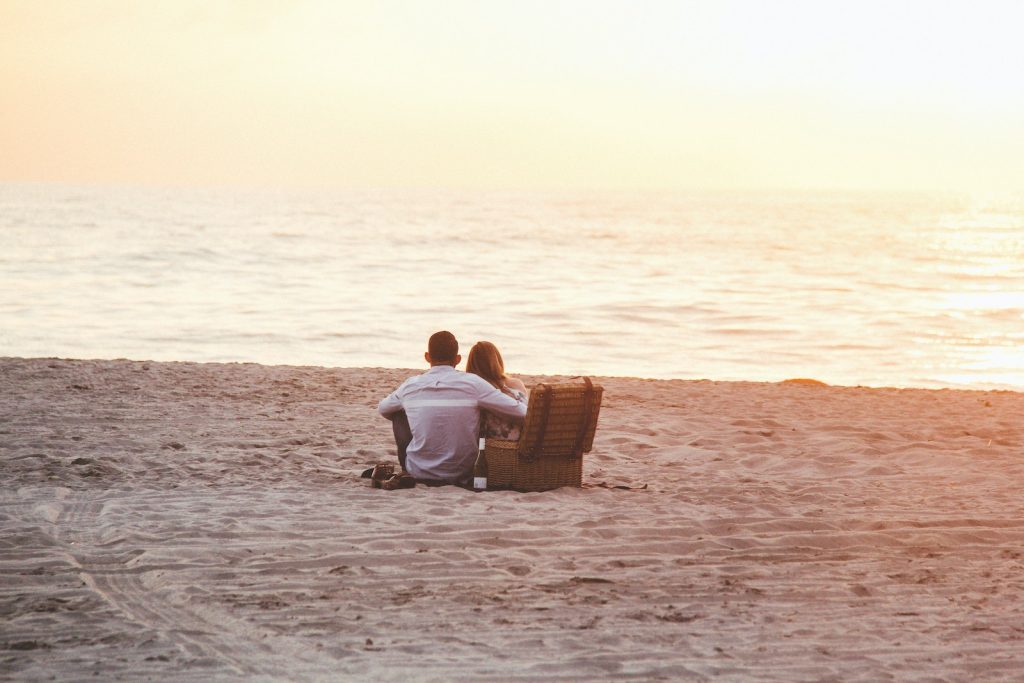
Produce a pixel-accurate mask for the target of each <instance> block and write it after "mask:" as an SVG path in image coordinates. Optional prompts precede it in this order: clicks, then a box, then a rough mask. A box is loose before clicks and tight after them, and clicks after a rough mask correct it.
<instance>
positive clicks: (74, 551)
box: [54, 498, 332, 678]
mask: <svg viewBox="0 0 1024 683" xmlns="http://www.w3.org/2000/svg"><path fill="white" fill-rule="evenodd" d="M113 499H114V498H106V499H87V498H82V499H77V500H63V501H60V503H58V505H60V506H61V508H60V512H59V514H58V515H57V516H56V520H55V522H54V532H55V533H54V535H55V537H56V539H57V540H58V541H59V542H61V543H62V544H63V545H64V546H65V548H66V550H67V553H68V556H69V558H70V559H71V560H72V562H73V563H74V564H76V565H77V566H78V567H79V572H80V575H81V578H82V580H83V581H84V582H85V584H86V585H87V586H88V587H89V588H90V589H91V590H93V591H95V592H96V593H97V594H98V595H99V596H100V597H102V598H103V599H104V600H106V601H107V602H108V603H109V604H110V605H112V606H113V607H114V608H115V609H117V610H118V611H119V612H121V613H122V614H124V615H125V616H126V617H127V618H128V619H129V620H131V621H132V622H135V623H137V624H140V625H142V626H144V627H146V628H148V629H151V630H153V631H156V632H157V633H159V634H161V635H162V636H164V637H166V638H168V639H169V640H170V641H171V642H173V643H174V644H175V645H176V646H177V647H178V648H180V649H181V650H182V651H183V652H184V653H186V654H187V655H189V656H190V657H193V658H197V659H201V658H208V659H211V660H213V661H214V662H216V663H218V664H221V665H223V666H226V667H228V668H229V669H231V670H232V671H233V672H234V673H236V674H237V675H240V676H265V677H291V678H295V677H300V674H299V673H298V670H300V669H306V670H307V671H310V672H318V673H319V674H321V675H322V674H325V673H327V672H329V671H331V668H332V667H331V666H330V663H329V662H327V661H325V660H324V659H323V657H315V656H314V657H311V656H310V655H316V654H317V653H315V652H313V651H312V649H311V648H310V647H309V646H308V645H306V644H303V643H301V642H299V641H296V640H294V639H292V638H289V637H287V636H282V635H281V634H279V633H272V632H264V631H263V630H261V629H259V628H258V627H255V626H253V625H252V624H249V623H247V622H244V621H241V620H238V619H236V618H234V617H232V616H230V615H228V614H226V613H224V612H223V611H220V610H215V609H214V608H213V607H212V606H211V605H209V604H205V605H203V606H202V611H203V613H204V614H203V615H201V614H199V613H198V612H197V611H196V610H193V609H190V608H189V607H188V606H186V605H183V604H173V603H171V602H169V601H168V600H167V599H166V596H165V595H162V594H161V592H160V591H155V590H153V589H151V588H149V587H148V586H146V584H145V582H144V581H143V578H142V577H143V575H144V574H145V573H147V572H149V571H153V570H154V569H155V567H147V566H145V565H142V566H136V567H132V566H129V563H130V562H131V561H132V560H133V559H135V558H136V557H139V556H140V555H143V554H144V552H145V551H144V550H142V549H135V550H129V551H123V550H110V551H104V550H103V545H102V544H101V543H100V538H99V536H100V533H99V532H100V530H101V529H102V526H101V525H102V521H101V520H102V517H103V511H104V508H105V506H106V503H107V502H108V501H109V500H113ZM161 568H162V567H161ZM247 654H249V655H251V656H246V655H247ZM314 675H315V674H314Z"/></svg>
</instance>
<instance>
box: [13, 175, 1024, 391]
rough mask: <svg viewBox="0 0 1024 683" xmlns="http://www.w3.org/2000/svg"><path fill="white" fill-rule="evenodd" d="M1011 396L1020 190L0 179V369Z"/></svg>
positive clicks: (1023, 202) (1021, 287)
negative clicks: (401, 370)
mask: <svg viewBox="0 0 1024 683" xmlns="http://www.w3.org/2000/svg"><path fill="white" fill-rule="evenodd" d="M439 329H448V330H451V331H453V332H454V333H455V334H456V335H457V336H458V338H459V339H460V341H461V342H462V344H463V352H464V353H465V351H467V350H468V348H469V346H470V345H471V344H472V343H473V342H474V341H477V340H481V339H487V340H490V341H493V342H495V343H496V344H497V345H498V347H499V348H500V349H501V350H502V352H503V354H504V356H505V360H506V366H507V368H508V369H509V370H510V371H511V372H513V373H516V372H520V373H557V374H580V373H587V374H598V375H632V376H643V377H656V378H709V379H715V380H768V381H777V380H782V379H786V378H793V377H811V378H816V379H819V380H822V381H825V382H829V383H837V384H850V385H856V384H864V385H875V386H882V385H885V386H925V387H941V386H967V387H977V388H991V387H1004V388H1006V387H1009V388H1024V197H1001V198H991V197H990V198H984V197H976V196H960V195H893V194H841V193H769V192H764V193H636V194H626V193H597V192H593V193H533V194H531V193H481V192H473V191H464V192H456V191H428V190H402V191H399V190H388V191H348V192H340V191H339V192H318V193H313V192H283V191H280V192H278V191H271V192H243V191H214V190H185V189H111V188H96V187H69V186H49V185H0V356H25V357H31V356H60V357H73V358H117V357H125V358H133V359H152V360H193V361H255V362H260V363H284V364H303V365H306V364H311V365H331V366H389V367H421V366H423V359H422V357H423V351H424V350H425V344H426V339H427V336H428V335H429V334H430V333H431V332H433V331H435V330H439Z"/></svg>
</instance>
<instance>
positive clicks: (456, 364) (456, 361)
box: [452, 354, 462, 368]
mask: <svg viewBox="0 0 1024 683" xmlns="http://www.w3.org/2000/svg"><path fill="white" fill-rule="evenodd" d="M461 362H462V356H460V355H459V354H455V362H454V363H452V367H453V368H457V367H459V363H461Z"/></svg>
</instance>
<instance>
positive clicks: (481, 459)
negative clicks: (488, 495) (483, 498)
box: [473, 437, 487, 491]
mask: <svg viewBox="0 0 1024 683" xmlns="http://www.w3.org/2000/svg"><path fill="white" fill-rule="evenodd" d="M473 490H474V491H486V490H487V454H486V453H485V452H484V438H483V437H480V452H479V453H477V455H476V463H474V464H473Z"/></svg>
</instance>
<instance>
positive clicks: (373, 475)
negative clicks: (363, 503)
mask: <svg viewBox="0 0 1024 683" xmlns="http://www.w3.org/2000/svg"><path fill="white" fill-rule="evenodd" d="M394 474H395V466H394V465H392V464H391V463H388V462H382V463H380V464H379V465H375V466H374V468H373V470H372V471H371V472H370V486H372V487H373V488H375V489H379V488H381V485H382V484H383V483H384V482H385V481H386V480H388V479H390V478H391V477H392V476H394Z"/></svg>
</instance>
